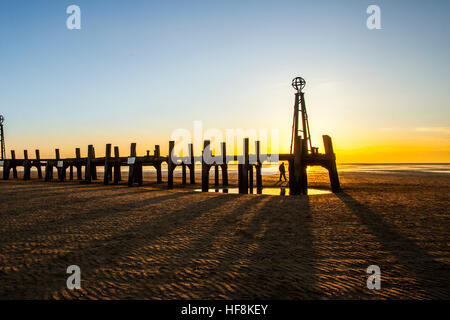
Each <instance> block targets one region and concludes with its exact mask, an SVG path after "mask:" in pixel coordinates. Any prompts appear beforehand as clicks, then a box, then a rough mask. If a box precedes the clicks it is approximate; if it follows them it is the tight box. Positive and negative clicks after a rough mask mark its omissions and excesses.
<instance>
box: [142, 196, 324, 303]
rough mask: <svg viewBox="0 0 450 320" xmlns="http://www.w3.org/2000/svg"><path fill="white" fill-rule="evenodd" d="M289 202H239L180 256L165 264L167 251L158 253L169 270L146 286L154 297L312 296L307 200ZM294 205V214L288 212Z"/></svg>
mask: <svg viewBox="0 0 450 320" xmlns="http://www.w3.org/2000/svg"><path fill="white" fill-rule="evenodd" d="M291 200H292V199H286V198H284V197H273V196H253V197H252V198H249V199H245V200H244V199H242V200H241V203H240V204H239V205H238V206H237V207H236V208H234V209H233V210H232V211H231V212H229V213H227V214H225V215H222V216H221V218H220V219H219V220H217V221H216V222H215V223H214V224H213V225H212V226H210V228H205V230H202V236H201V237H200V238H199V239H197V240H196V241H195V242H193V243H191V244H190V246H189V247H188V248H185V247H183V252H182V254H181V255H180V256H178V257H176V258H175V259H174V258H173V257H171V258H170V259H166V258H165V256H166V254H170V251H168V252H167V253H163V255H162V258H163V259H164V260H165V261H166V262H167V261H169V262H170V263H171V264H173V265H174V266H175V268H172V269H170V270H169V271H167V272H163V273H162V274H160V275H159V276H158V278H157V279H154V280H152V282H151V286H152V287H158V288H162V289H161V295H160V296H156V298H163V299H164V298H166V299H167V298H170V299H174V298H176V299H180V298H183V299H184V298H190V299H295V298H312V297H318V294H317V291H316V290H315V282H316V279H315V268H314V265H315V254H314V250H313V241H312V232H311V224H312V218H311V212H310V210H309V201H308V198H306V197H305V198H301V199H300V198H299V199H296V200H295V202H292V201H291ZM299 201H300V202H299ZM294 203H295V205H296V208H298V209H299V210H292V205H293V204H294ZM255 206H260V209H259V210H258V211H257V212H256V213H254V214H253V215H252V216H251V217H250V219H249V220H246V219H244V220H243V219H242V218H243V216H245V215H246V214H247V212H246V210H248V209H249V208H254V207H255ZM283 206H286V208H287V209H288V208H289V207H290V209H291V210H290V212H288V213H282V214H281V215H282V217H280V215H279V214H277V212H279V209H280V207H283ZM280 219H282V220H283V221H279V220H280ZM199 244H201V245H199ZM287 244H289V246H287ZM163 250H164V249H163ZM172 255H173V254H172ZM151 291H154V290H147V291H143V290H141V291H139V292H137V293H136V297H140V298H142V297H145V298H151V297H155V296H154V292H151Z"/></svg>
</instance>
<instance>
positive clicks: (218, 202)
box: [0, 193, 232, 298]
mask: <svg viewBox="0 0 450 320" xmlns="http://www.w3.org/2000/svg"><path fill="white" fill-rule="evenodd" d="M186 194H187V193H173V194H170V195H164V196H160V197H158V196H157V197H153V198H150V199H146V200H143V201H136V202H134V203H133V204H132V205H130V206H129V207H128V208H122V210H121V211H120V214H125V213H126V212H127V211H130V210H133V209H136V208H139V207H141V206H144V205H148V204H150V203H156V202H160V201H163V200H164V199H169V198H171V199H173V198H176V197H180V196H183V195H186ZM231 199H232V197H230V196H229V195H221V196H214V197H208V198H207V199H205V200H201V201H196V202H194V203H192V204H188V205H187V206H185V207H184V208H181V209H179V210H170V208H168V210H167V213H166V214H162V215H160V216H156V217H154V218H153V219H150V220H149V221H146V222H142V223H137V224H134V225H132V226H131V227H129V228H127V229H126V230H124V231H123V232H121V233H119V234H117V233H115V234H112V235H111V236H110V237H109V239H105V240H101V243H99V240H93V241H90V242H89V243H88V244H87V245H83V246H80V247H79V248H78V249H75V250H71V251H70V252H68V253H67V254H63V255H58V256H57V257H50V258H49V259H46V260H45V261H40V262H37V263H34V264H29V265H27V268H26V269H21V270H18V271H17V272H11V273H8V274H7V275H5V276H3V277H2V278H1V281H0V283H1V287H2V288H8V287H10V285H11V283H14V282H16V281H17V280H18V279H22V281H26V280H25V279H27V278H28V279H32V282H31V283H30V286H26V287H23V288H22V290H24V291H25V292H21V290H18V289H16V290H14V291H13V292H8V293H5V292H1V291H0V296H1V297H3V298H14V297H21V298H23V297H27V296H29V295H30V294H31V293H33V292H34V293H36V292H37V291H39V294H38V295H37V296H36V294H33V297H34V298H42V297H43V296H47V295H48V294H50V293H52V292H55V291H59V290H61V289H62V288H64V287H65V281H66V280H65V279H66V275H65V274H64V272H65V268H67V266H68V265H70V264H77V265H79V266H80V267H81V269H82V271H83V273H84V274H89V273H90V272H92V271H94V270H95V269H96V268H99V267H105V266H114V260H115V257H117V256H123V255H126V254H127V253H129V252H131V251H133V250H135V249H137V248H139V247H142V246H144V245H146V244H148V243H151V241H152V240H154V239H156V238H157V237H159V236H161V235H163V234H164V233H167V232H170V231H171V230H173V229H175V228H177V227H178V226H180V225H183V224H186V223H189V221H191V220H192V219H195V217H197V216H199V215H202V214H204V213H206V212H208V211H211V210H216V209H218V208H220V207H222V206H224V205H225V204H226V202H228V201H230V200H231ZM97 211H98V210H95V212H97ZM101 211H102V212H103V213H104V214H107V213H108V210H107V208H106V209H105V210H104V211H103V210H101ZM105 252H108V254H105ZM39 275H41V276H40V277H39Z"/></svg>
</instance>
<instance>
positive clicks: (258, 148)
mask: <svg viewBox="0 0 450 320" xmlns="http://www.w3.org/2000/svg"><path fill="white" fill-rule="evenodd" d="M255 151H256V166H255V169H256V193H257V194H262V174H261V171H262V163H261V145H260V142H259V141H256V142H255Z"/></svg>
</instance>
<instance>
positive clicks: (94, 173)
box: [91, 146, 97, 180]
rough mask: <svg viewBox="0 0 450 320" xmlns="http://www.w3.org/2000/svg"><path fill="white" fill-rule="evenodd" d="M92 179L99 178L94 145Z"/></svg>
mask: <svg viewBox="0 0 450 320" xmlns="http://www.w3.org/2000/svg"><path fill="white" fill-rule="evenodd" d="M91 170H92V175H91V178H92V180H97V166H96V164H95V148H94V147H93V146H92V163H91Z"/></svg>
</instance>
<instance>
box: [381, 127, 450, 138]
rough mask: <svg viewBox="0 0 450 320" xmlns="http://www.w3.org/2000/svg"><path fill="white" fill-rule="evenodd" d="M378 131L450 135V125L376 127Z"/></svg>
mask: <svg viewBox="0 0 450 320" xmlns="http://www.w3.org/2000/svg"><path fill="white" fill-rule="evenodd" d="M378 131H381V132H394V133H395V132H405V133H407V132H410V133H414V132H420V133H428V134H437V135H444V136H447V135H449V136H450V127H382V128H378Z"/></svg>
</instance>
